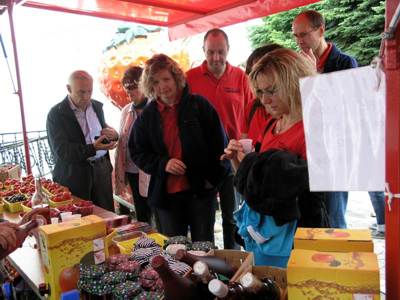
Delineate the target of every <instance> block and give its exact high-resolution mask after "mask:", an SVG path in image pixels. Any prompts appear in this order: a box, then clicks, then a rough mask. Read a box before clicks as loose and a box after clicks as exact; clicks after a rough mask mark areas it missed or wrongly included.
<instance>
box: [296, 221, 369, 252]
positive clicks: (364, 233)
mask: <svg viewBox="0 0 400 300" xmlns="http://www.w3.org/2000/svg"><path fill="white" fill-rule="evenodd" d="M294 248H295V249H308V250H318V251H328V252H329V251H333V252H374V244H373V243H372V238H371V231H370V230H368V229H337V228H303V227H299V228H297V230H296V234H295V236H294Z"/></svg>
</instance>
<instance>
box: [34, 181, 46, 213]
mask: <svg viewBox="0 0 400 300" xmlns="http://www.w3.org/2000/svg"><path fill="white" fill-rule="evenodd" d="M46 201H47V199H46V196H45V195H44V193H43V189H42V182H41V181H40V177H35V193H34V194H33V195H32V208H36V207H43V205H44V204H45V202H46Z"/></svg>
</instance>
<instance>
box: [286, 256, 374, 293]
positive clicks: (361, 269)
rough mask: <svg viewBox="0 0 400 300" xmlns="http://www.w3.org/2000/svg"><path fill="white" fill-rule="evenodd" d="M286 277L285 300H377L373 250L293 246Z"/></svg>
mask: <svg viewBox="0 0 400 300" xmlns="http://www.w3.org/2000/svg"><path fill="white" fill-rule="evenodd" d="M287 280H288V294H289V299H296V300H300V299H310V300H311V299H335V300H354V299H356V300H357V299H368V300H377V299H380V291H379V266H378V260H377V257H376V254H375V253H370V252H346V253H340V252H318V251H313V250H302V249H294V250H293V251H292V253H291V255H290V258H289V262H288V268H287Z"/></svg>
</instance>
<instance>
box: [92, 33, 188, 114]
mask: <svg viewBox="0 0 400 300" xmlns="http://www.w3.org/2000/svg"><path fill="white" fill-rule="evenodd" d="M185 44H186V43H185V42H184V41H173V42H170V41H169V40H168V37H167V34H166V32H165V31H164V30H163V29H161V28H154V27H152V28H150V27H144V26H125V27H120V28H118V30H117V32H116V35H115V38H113V39H112V41H111V43H110V45H108V46H107V47H106V49H105V51H104V55H103V59H102V62H101V66H100V72H99V74H100V78H99V80H100V89H101V91H102V92H103V93H104V95H105V96H106V97H107V98H108V99H109V100H110V101H111V102H112V103H113V104H114V105H115V106H117V107H119V108H120V109H121V108H122V107H124V106H125V105H126V104H127V103H128V102H129V99H128V96H127V95H126V93H125V91H124V90H123V88H122V85H121V80H122V77H123V75H124V72H125V70H126V69H127V68H128V67H130V66H141V67H143V66H144V63H145V62H146V60H147V59H149V58H150V57H151V56H153V54H156V53H165V54H167V55H169V56H170V57H171V58H173V59H174V60H175V61H176V62H177V63H179V65H180V66H181V67H182V69H183V70H184V71H186V70H187V69H188V68H189V66H190V61H189V55H188V51H187V49H185Z"/></svg>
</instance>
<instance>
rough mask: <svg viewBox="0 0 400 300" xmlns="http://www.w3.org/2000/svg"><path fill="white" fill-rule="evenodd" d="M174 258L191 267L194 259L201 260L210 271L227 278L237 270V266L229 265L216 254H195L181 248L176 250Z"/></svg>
mask: <svg viewBox="0 0 400 300" xmlns="http://www.w3.org/2000/svg"><path fill="white" fill-rule="evenodd" d="M175 259H177V260H180V261H183V262H185V263H187V264H188V265H190V266H192V267H193V265H194V263H195V262H196V261H202V262H204V263H206V264H207V266H208V268H209V269H210V270H211V271H212V272H215V273H218V274H221V275H224V276H226V277H228V278H231V277H232V276H233V275H234V274H235V272H236V271H237V268H235V267H233V266H231V265H229V264H228V263H227V262H226V261H225V260H223V259H222V258H219V257H216V256H197V255H193V254H190V253H188V252H187V251H186V250H181V249H180V250H178V251H177V252H176V254H175Z"/></svg>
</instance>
